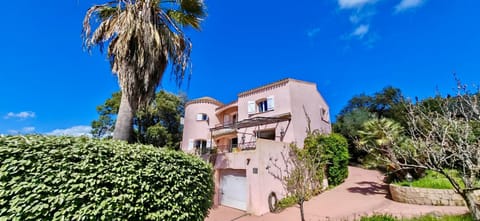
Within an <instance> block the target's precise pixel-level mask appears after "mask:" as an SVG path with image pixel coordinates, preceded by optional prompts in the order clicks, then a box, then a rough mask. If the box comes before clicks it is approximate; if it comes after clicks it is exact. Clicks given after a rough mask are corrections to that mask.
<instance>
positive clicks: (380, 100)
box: [333, 86, 407, 162]
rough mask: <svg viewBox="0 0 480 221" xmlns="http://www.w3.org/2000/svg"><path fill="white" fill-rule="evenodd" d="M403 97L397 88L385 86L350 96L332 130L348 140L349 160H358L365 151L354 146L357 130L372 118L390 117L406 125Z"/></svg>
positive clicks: (357, 135) (357, 136) (362, 156)
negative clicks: (372, 92)
mask: <svg viewBox="0 0 480 221" xmlns="http://www.w3.org/2000/svg"><path fill="white" fill-rule="evenodd" d="M405 114H406V109H405V105H404V97H403V95H402V93H401V91H400V89H398V88H394V87H391V86H389V87H385V88H383V89H382V90H381V91H379V92H376V93H374V94H373V95H366V94H360V95H357V96H354V97H352V98H351V99H350V100H349V101H348V103H347V105H346V106H345V107H344V108H343V109H342V110H341V111H340V113H339V114H338V115H337V119H336V122H335V124H334V125H333V130H334V132H336V133H340V134H342V135H343V136H344V137H345V138H347V140H348V145H349V151H350V155H351V159H350V160H351V161H353V162H359V161H361V159H362V158H364V157H365V155H366V153H365V152H364V151H362V150H360V149H358V148H356V143H355V141H357V140H358V138H359V134H358V131H359V130H361V129H362V125H363V124H364V123H365V122H366V121H368V120H371V119H374V118H383V117H384V118H390V119H393V120H395V121H396V122H399V123H400V124H401V125H402V126H406V124H407V123H406V119H405Z"/></svg>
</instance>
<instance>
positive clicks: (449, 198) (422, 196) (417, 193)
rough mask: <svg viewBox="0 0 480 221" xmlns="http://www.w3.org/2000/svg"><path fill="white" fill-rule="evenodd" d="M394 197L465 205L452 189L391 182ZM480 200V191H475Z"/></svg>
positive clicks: (434, 203) (421, 202)
mask: <svg viewBox="0 0 480 221" xmlns="http://www.w3.org/2000/svg"><path fill="white" fill-rule="evenodd" d="M389 188H390V194H391V195H392V199H393V200H394V201H397V202H401V203H409V204H418V205H434V206H465V201H464V200H463V198H462V197H461V196H460V194H458V193H456V192H455V191H454V190H451V189H428V188H418V187H409V186H399V185H395V184H390V185H389ZM475 195H476V196H477V199H479V200H480V191H479V190H477V191H475Z"/></svg>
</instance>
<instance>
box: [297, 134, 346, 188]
mask: <svg viewBox="0 0 480 221" xmlns="http://www.w3.org/2000/svg"><path fill="white" fill-rule="evenodd" d="M305 148H306V149H307V151H308V153H309V154H310V155H311V156H320V158H321V159H319V160H322V161H323V162H324V163H326V165H327V169H326V172H327V178H328V184H329V185H332V186H336V185H339V184H340V183H342V182H343V181H344V180H345V179H346V178H347V177H348V159H349V155H348V142H347V139H345V138H344V137H343V136H342V135H340V134H336V133H332V134H330V135H310V136H309V137H307V139H306V141H305Z"/></svg>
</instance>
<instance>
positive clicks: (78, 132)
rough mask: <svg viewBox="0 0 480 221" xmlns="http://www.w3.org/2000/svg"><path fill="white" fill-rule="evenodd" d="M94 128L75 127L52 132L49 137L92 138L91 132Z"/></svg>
mask: <svg viewBox="0 0 480 221" xmlns="http://www.w3.org/2000/svg"><path fill="white" fill-rule="evenodd" d="M91 130H92V127H90V126H83V125H80V126H74V127H70V128H66V129H56V130H53V131H51V132H48V133H47V135H53V136H75V137H78V136H91V134H90V131H91Z"/></svg>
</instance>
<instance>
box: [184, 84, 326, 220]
mask: <svg viewBox="0 0 480 221" xmlns="http://www.w3.org/2000/svg"><path fill="white" fill-rule="evenodd" d="M307 131H319V132H321V133H330V131H331V124H330V116H329V107H328V105H327V103H326V102H325V100H324V99H323V97H322V96H321V94H320V93H319V92H318V90H317V86H316V84H314V83H311V82H305V81H300V80H295V79H284V80H280V81H277V82H274V83H271V84H267V85H264V86H261V87H258V88H254V89H251V90H248V91H245V92H242V93H240V94H238V99H237V100H235V101H233V102H231V103H228V104H223V103H221V102H219V101H217V100H215V99H213V98H210V97H202V98H198V99H195V100H192V101H189V102H188V103H187V104H186V105H185V117H184V129H183V140H182V145H181V148H182V150H183V151H185V152H188V153H192V154H198V155H201V156H203V157H204V158H205V159H210V161H211V162H212V163H213V164H214V169H215V196H214V204H215V205H225V206H229V207H233V208H237V209H240V210H245V211H247V212H249V213H251V214H255V215H262V214H265V213H267V212H269V202H268V199H269V195H271V194H272V193H275V195H276V196H278V198H281V197H282V196H284V195H285V191H284V189H283V187H282V184H281V182H280V181H279V180H278V179H275V178H274V176H272V174H271V173H270V172H269V170H268V169H269V167H271V166H272V165H271V164H272V163H278V164H279V165H280V167H281V166H282V163H281V160H280V161H279V159H281V157H282V156H281V154H282V151H283V150H284V149H285V148H283V147H286V146H287V147H288V145H290V144H291V143H295V144H296V145H297V146H299V147H303V141H304V139H305V137H306V136H307Z"/></svg>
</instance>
